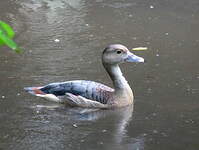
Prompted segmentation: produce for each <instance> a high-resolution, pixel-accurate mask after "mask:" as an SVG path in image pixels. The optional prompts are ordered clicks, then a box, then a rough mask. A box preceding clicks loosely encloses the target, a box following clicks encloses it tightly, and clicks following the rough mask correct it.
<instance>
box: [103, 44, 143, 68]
mask: <svg viewBox="0 0 199 150" xmlns="http://www.w3.org/2000/svg"><path fill="white" fill-rule="evenodd" d="M102 62H103V64H107V65H114V64H119V63H122V62H144V58H142V57H138V56H136V55H134V54H133V53H131V52H130V51H129V50H128V48H127V47H125V46H124V45H121V44H112V45H109V46H108V47H106V48H105V49H104V51H103V54H102Z"/></svg>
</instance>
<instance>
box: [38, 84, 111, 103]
mask: <svg viewBox="0 0 199 150" xmlns="http://www.w3.org/2000/svg"><path fill="white" fill-rule="evenodd" d="M40 90H41V91H42V92H44V93H46V94H54V95H55V96H64V95H65V94H66V93H72V94H74V95H80V96H82V97H85V98H87V99H91V100H95V101H98V102H100V103H103V104H106V103H107V101H108V99H110V97H111V95H112V93H113V91H114V89H112V88H110V87H108V86H106V85H104V84H101V83H97V82H94V81H86V80H74V81H67V82H57V83H51V84H48V85H46V86H44V87H41V88H40Z"/></svg>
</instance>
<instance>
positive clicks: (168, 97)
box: [0, 0, 199, 150]
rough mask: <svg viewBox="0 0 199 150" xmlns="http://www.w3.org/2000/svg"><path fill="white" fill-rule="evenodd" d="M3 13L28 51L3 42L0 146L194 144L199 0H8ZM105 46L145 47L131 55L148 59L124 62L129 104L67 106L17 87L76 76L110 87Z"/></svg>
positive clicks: (192, 147)
mask: <svg viewBox="0 0 199 150" xmlns="http://www.w3.org/2000/svg"><path fill="white" fill-rule="evenodd" d="M0 20H4V21H6V22H8V23H9V24H11V25H12V26H13V28H14V29H15V31H16V33H17V36H16V38H15V40H16V41H17V42H18V43H19V44H20V45H21V46H22V47H23V49H24V50H25V53H24V54H22V55H17V54H15V53H13V52H12V51H9V49H8V48H6V47H1V52H0V53H1V54H0V77H1V78H0V149H2V150H5V149H9V150H10V149H15V150H21V149H31V150H35V149H37V150H41V149H49V150H51V149H53V150H55V149H57V150H62V149H64V150H65V149H70V150H72V149H74V150H76V149H87V150H93V149H96V150H98V149H100V150H101V149H107V150H110V149H118V150H122V149H129V150H160V149H161V150H196V149H199V144H198V138H199V133H198V130H199V123H198V121H199V117H198V116H199V103H198V99H199V87H198V85H199V69H198V66H199V61H198V59H199V52H198V50H199V30H198V27H199V2H198V0H189V1H186V0H175V1H172V0H162V1H157V0H149V1H144V0H133V1H132V0H126V1H118V0H109V1H105V0H94V1H85V0H73V1H72V0H71V1H65V0H53V1H52V0H37V1H35V0H7V1H1V2H0ZM56 39H59V40H60V41H59V42H56V41H55V40H56ZM111 43H122V44H124V45H126V46H127V47H129V48H133V47H138V46H147V47H148V48H149V50H148V51H144V52H135V53H136V54H137V55H139V56H142V57H144V58H145V60H146V61H147V62H146V63H145V64H122V65H121V67H122V70H123V72H124V74H125V76H126V78H127V79H128V81H129V84H130V85H131V87H132V88H133V90H134V94H135V104H134V109H133V107H127V108H124V109H119V110H109V111H108V110H107V111H102V110H101V111H95V110H92V111H91V110H84V109H77V108H66V107H64V106H62V105H58V104H54V103H52V102H47V101H44V100H42V99H40V98H36V97H33V96H31V95H29V94H27V93H25V92H24V91H23V87H26V86H32V85H36V86H41V85H43V84H48V83H50V82H57V81H66V80H74V79H86V80H87V79H89V80H95V81H98V82H102V83H105V84H107V85H109V86H112V85H111V81H110V79H109V77H108V75H107V74H106V72H105V71H104V69H103V67H102V65H101V52H102V50H103V48H104V47H105V46H107V45H108V44H111Z"/></svg>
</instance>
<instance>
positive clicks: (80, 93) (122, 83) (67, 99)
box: [24, 44, 144, 109]
mask: <svg viewBox="0 0 199 150" xmlns="http://www.w3.org/2000/svg"><path fill="white" fill-rule="evenodd" d="M101 59H102V64H103V66H104V68H105V70H106V72H107V73H108V75H109V76H110V78H111V80H112V83H113V88H111V87H109V86H107V85H105V84H102V83H98V82H94V81H88V80H72V81H65V82H56V83H50V84H48V85H45V86H39V87H25V88H24V89H25V91H26V92H28V93H30V94H32V95H35V96H38V97H41V98H44V99H46V100H49V101H54V102H57V103H62V104H66V105H69V106H72V107H83V108H101V109H108V108H119V107H124V106H128V105H131V104H133V101H134V95H133V91H132V89H131V87H130V85H129V84H128V82H127V80H126V79H125V77H124V76H123V74H122V72H121V69H120V67H119V64H121V63H124V62H135V63H143V62H144V58H142V57H139V56H137V55H135V54H133V53H132V52H130V50H128V48H127V47H126V46H124V45H122V44H111V45H108V46H107V47H106V48H105V49H104V50H103V52H102V57H101Z"/></svg>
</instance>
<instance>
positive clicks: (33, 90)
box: [24, 87, 45, 96]
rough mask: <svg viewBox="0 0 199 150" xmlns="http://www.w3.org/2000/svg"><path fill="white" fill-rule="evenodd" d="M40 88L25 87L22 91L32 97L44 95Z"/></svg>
mask: <svg viewBox="0 0 199 150" xmlns="http://www.w3.org/2000/svg"><path fill="white" fill-rule="evenodd" d="M41 88H42V87H25V88H24V90H25V91H26V92H28V93H30V94H32V95H35V96H37V95H44V94H45V93H44V92H43V91H41V90H40V89H41Z"/></svg>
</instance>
